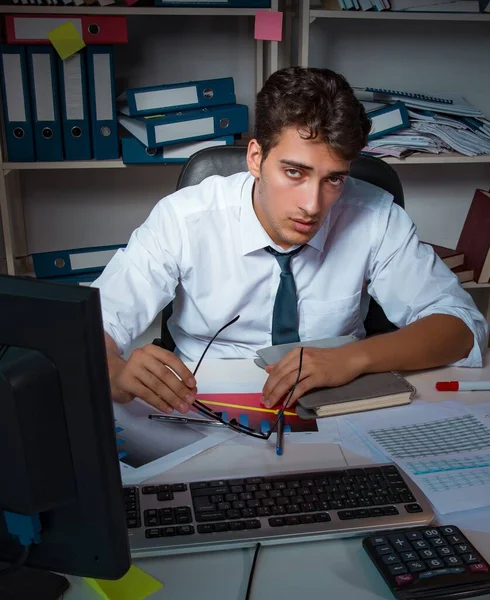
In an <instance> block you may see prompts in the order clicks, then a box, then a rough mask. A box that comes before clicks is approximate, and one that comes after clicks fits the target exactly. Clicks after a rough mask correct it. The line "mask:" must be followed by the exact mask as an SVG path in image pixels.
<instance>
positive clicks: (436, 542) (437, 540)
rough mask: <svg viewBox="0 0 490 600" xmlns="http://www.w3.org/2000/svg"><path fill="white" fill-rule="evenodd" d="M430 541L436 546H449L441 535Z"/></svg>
mask: <svg viewBox="0 0 490 600" xmlns="http://www.w3.org/2000/svg"><path fill="white" fill-rule="evenodd" d="M430 543H431V546H433V547H434V548H435V547H437V546H447V544H446V542H445V541H444V540H443V539H442V538H440V537H436V538H432V539H431V540H430Z"/></svg>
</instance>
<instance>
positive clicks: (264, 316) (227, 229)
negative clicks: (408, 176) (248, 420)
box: [94, 67, 488, 413]
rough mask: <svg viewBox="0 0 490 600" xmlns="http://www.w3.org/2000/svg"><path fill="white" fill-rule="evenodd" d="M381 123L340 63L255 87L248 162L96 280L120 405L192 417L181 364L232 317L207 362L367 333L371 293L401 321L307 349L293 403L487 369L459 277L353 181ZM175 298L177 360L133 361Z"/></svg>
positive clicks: (280, 390) (268, 390)
mask: <svg viewBox="0 0 490 600" xmlns="http://www.w3.org/2000/svg"><path fill="white" fill-rule="evenodd" d="M369 129H370V122H369V119H368V118H367V117H366V114H365V112H364V109H363V107H362V106H361V105H360V104H359V102H358V101H357V100H356V98H355V97H354V94H353V92H352V89H351V88H350V86H349V85H348V83H347V82H346V81H345V79H344V78H343V77H341V76H340V75H338V74H336V73H333V72H332V71H329V70H327V69H303V68H299V67H295V68H289V69H284V70H281V71H278V72H276V73H274V74H273V75H272V76H271V77H270V78H269V79H268V81H267V82H266V84H265V86H264V88H263V89H262V90H261V92H260V93H259V94H258V96H257V104H256V123H255V136H254V139H253V140H252V141H251V142H250V143H249V146H248V154H247V163H248V169H249V172H248V173H239V174H237V175H232V176H230V177H226V178H224V177H218V176H213V177H209V178H207V179H206V180H204V181H203V182H202V183H201V184H200V185H197V186H192V187H188V188H185V189H182V190H180V191H178V192H176V193H174V194H171V195H170V196H168V197H167V198H165V199H163V200H162V201H161V202H159V203H158V204H157V205H156V206H155V208H154V209H153V211H152V212H151V214H150V216H149V217H148V219H147V220H146V222H145V223H143V225H141V227H139V228H138V229H137V230H136V231H135V232H134V233H133V235H132V236H131V239H130V241H129V243H128V245H127V248H126V249H125V250H124V251H122V250H120V251H119V252H118V253H117V254H116V256H115V257H114V258H113V259H112V261H111V262H110V263H109V265H108V266H107V268H106V269H105V271H104V273H103V274H102V275H101V276H100V278H99V279H98V280H97V281H96V282H95V284H94V285H97V286H98V287H100V293H101V301H102V311H103V318H104V328H105V331H106V345H107V357H108V364H109V372H110V381H111V390H112V395H113V398H114V400H116V401H118V402H129V401H131V400H132V399H133V398H134V397H136V396H137V397H140V398H142V399H144V400H146V401H147V402H149V403H150V404H152V405H154V406H155V407H156V408H158V409H160V410H162V411H165V412H172V411H173V410H177V411H180V412H183V413H185V412H187V411H188V409H189V406H190V405H191V404H192V402H193V401H194V399H195V397H196V389H197V387H196V386H197V382H196V381H195V380H194V378H193V377H192V374H191V372H190V371H189V369H188V368H187V367H186V366H185V365H184V363H183V362H182V360H181V358H183V359H187V360H198V359H199V357H200V355H201V354H202V352H203V351H204V349H205V347H206V345H207V343H208V342H209V340H210V339H211V338H212V337H213V335H214V334H215V333H216V332H217V331H218V330H219V329H220V328H221V327H222V326H223V325H224V324H225V323H227V322H228V321H230V320H231V319H233V318H234V317H235V316H237V315H240V319H239V320H238V321H237V322H236V323H234V324H233V325H231V326H230V327H228V328H226V329H225V330H224V331H223V332H222V334H221V335H220V336H219V337H218V338H217V339H216V341H215V342H214V343H213V344H212V345H211V347H210V350H209V353H208V355H207V356H208V357H214V358H249V357H253V356H255V351H256V350H257V349H258V348H262V347H265V346H269V345H271V344H272V343H278V342H282V341H290V340H301V342H304V343H305V345H306V346H307V341H308V340H312V339H318V338H325V337H332V336H337V335H346V334H354V335H356V336H357V337H359V338H362V337H363V336H364V335H365V332H364V328H363V325H362V322H363V319H364V317H365V315H366V312H367V306H368V302H369V295H371V296H373V297H374V298H375V299H376V301H377V302H378V303H379V304H381V306H382V307H383V308H384V311H385V313H386V315H387V316H388V318H389V319H390V321H391V322H393V323H394V324H395V325H397V326H398V327H400V329H399V330H398V331H396V332H394V333H389V334H385V335H379V336H376V337H372V338H369V339H364V340H361V341H357V342H354V343H351V344H348V345H346V346H343V347H340V348H335V349H323V350H321V349H313V348H306V349H305V350H304V356H303V366H302V371H301V380H300V382H299V384H298V386H297V388H296V391H295V393H294V396H293V397H292V401H293V402H294V401H296V400H297V398H298V397H300V396H301V395H302V394H304V393H305V392H306V391H307V390H309V389H311V388H314V387H320V386H327V385H328V386H337V385H341V384H344V383H347V382H348V381H350V380H352V379H354V378H355V377H357V376H359V375H361V374H363V373H370V372H378V371H387V370H413V369H424V368H429V367H435V366H439V365H444V364H448V363H454V364H457V365H464V366H473V367H477V366H481V365H482V351H483V348H484V347H485V346H486V342H487V336H488V326H487V323H486V322H485V320H484V318H483V316H482V315H481V314H480V313H479V312H478V310H477V309H476V307H475V305H474V303H473V301H472V300H471V298H470V297H469V295H468V294H467V293H466V292H465V291H464V290H463V289H462V288H461V286H460V285H459V282H458V280H457V278H456V276H455V275H454V274H452V273H451V272H450V271H449V269H447V267H446V266H445V265H444V263H443V262H442V261H441V260H440V259H439V258H437V257H436V256H435V255H434V252H433V251H432V249H431V248H430V247H429V246H426V245H423V244H421V243H420V242H419V241H418V239H417V236H416V234H415V228H414V225H413V223H412V222H411V221H410V219H409V218H408V216H407V214H406V213H405V212H404V211H403V210H402V209H401V208H400V207H399V206H397V205H395V204H394V203H393V201H392V200H393V199H392V196H391V195H390V194H388V193H386V192H384V191H383V190H381V189H379V188H377V187H375V186H372V185H370V184H368V183H365V182H362V181H359V180H355V179H352V178H350V177H349V168H350V163H351V161H352V159H354V158H355V157H356V156H357V155H358V154H359V152H360V151H361V149H362V148H363V147H364V145H365V143H366V138H367V134H368V132H369ZM285 253H291V256H289V257H285V256H284V254H285ZM291 298H292V299H293V301H292V302H291ZM172 300H173V307H174V309H173V316H172V318H171V320H170V321H169V330H170V332H171V334H172V337H173V338H174V340H175V343H176V345H177V354H178V355H177V354H173V353H171V352H168V351H166V350H164V349H162V348H158V347H156V346H154V345H148V346H146V347H144V348H141V349H138V350H135V351H134V352H133V353H132V354H131V356H130V358H129V359H128V361H124V360H123V358H122V353H123V352H124V350H125V349H127V348H128V346H129V345H130V343H131V342H132V340H134V339H135V338H136V337H137V336H138V335H140V334H141V333H142V332H143V331H144V330H145V329H146V328H147V327H148V325H149V324H150V323H151V322H152V321H153V320H154V318H155V317H156V316H157V315H158V313H159V312H160V310H161V309H162V308H163V307H164V306H166V305H167V304H168V303H169V302H170V301H172ZM285 317H286V318H285ZM281 319H282V322H281ZM179 356H180V357H181V358H180V357H179ZM298 363H299V351H298V350H295V351H293V352H291V353H290V354H288V355H287V356H286V357H285V358H284V359H283V360H281V361H280V362H279V363H278V364H276V365H273V366H272V367H269V368H268V369H267V371H268V373H269V378H268V380H267V383H266V385H265V387H264V390H263V396H264V403H265V404H266V405H267V406H273V405H274V404H276V403H277V402H278V401H279V400H280V399H281V398H282V397H283V396H284V395H285V394H286V393H287V392H288V390H290V389H291V388H292V387H293V385H294V382H295V380H296V377H297V374H298V366H299V364H298Z"/></svg>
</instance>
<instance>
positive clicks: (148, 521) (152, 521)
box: [145, 517, 173, 527]
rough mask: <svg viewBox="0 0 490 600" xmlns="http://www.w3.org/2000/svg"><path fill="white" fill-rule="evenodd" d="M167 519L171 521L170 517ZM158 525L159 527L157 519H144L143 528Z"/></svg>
mask: <svg viewBox="0 0 490 600" xmlns="http://www.w3.org/2000/svg"><path fill="white" fill-rule="evenodd" d="M169 519H170V520H171V521H173V519H172V517H169ZM158 525H160V519H159V518H158V517H145V527H158ZM162 525H163V523H162Z"/></svg>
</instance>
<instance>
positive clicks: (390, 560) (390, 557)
mask: <svg viewBox="0 0 490 600" xmlns="http://www.w3.org/2000/svg"><path fill="white" fill-rule="evenodd" d="M382 559H383V562H384V564H385V565H393V564H395V563H399V562H400V559H399V558H398V556H397V555H396V554H385V555H384V556H382Z"/></svg>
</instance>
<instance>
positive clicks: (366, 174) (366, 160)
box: [161, 146, 404, 350]
mask: <svg viewBox="0 0 490 600" xmlns="http://www.w3.org/2000/svg"><path fill="white" fill-rule="evenodd" d="M247 170H248V167H247V148H246V146H216V147H214V148H205V149H204V150H200V151H199V152H196V153H195V154H193V155H192V156H191V157H190V158H189V159H188V160H187V162H186V163H185V165H184V166H183V168H182V171H181V172H180V175H179V179H178V181H177V190H180V189H181V188H184V187H188V186H190V185H197V184H198V183H201V181H203V180H204V179H206V177H209V176H211V175H222V176H224V177H226V176H228V175H233V174H235V173H240V172H243V171H247ZM350 174H351V176H352V177H355V178H356V179H361V180H363V181H367V182H368V183H372V184H373V185H376V186H378V187H380V188H381V189H383V190H386V191H387V192H389V193H390V194H392V195H393V198H394V201H395V202H396V204H399V205H400V206H401V207H402V208H403V207H404V197H403V188H402V184H401V182H400V179H399V177H398V174H397V172H396V171H395V170H394V169H393V168H392V167H391V166H390V165H389V164H388V163H386V162H384V161H383V160H381V159H379V158H376V157H374V156H359V157H358V158H356V159H355V160H353V161H352V163H351V170H350ZM171 314H172V305H171V304H169V305H168V306H167V307H166V308H165V309H164V310H163V312H162V334H161V335H162V338H161V342H162V345H163V347H165V348H167V349H171V350H173V349H174V348H175V344H174V343H173V340H172V337H171V336H170V333H169V331H168V329H167V326H166V323H167V320H168V319H169V317H170V315H171ZM364 327H365V329H366V334H367V335H374V334H378V333H387V332H389V331H394V330H395V329H396V327H395V326H394V325H393V324H392V323H390V321H389V320H388V319H387V317H386V315H385V313H384V311H383V309H382V308H381V306H379V304H377V303H376V302H375V301H374V300H373V299H372V298H371V301H370V304H369V310H368V314H367V317H366V319H365V321H364Z"/></svg>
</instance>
